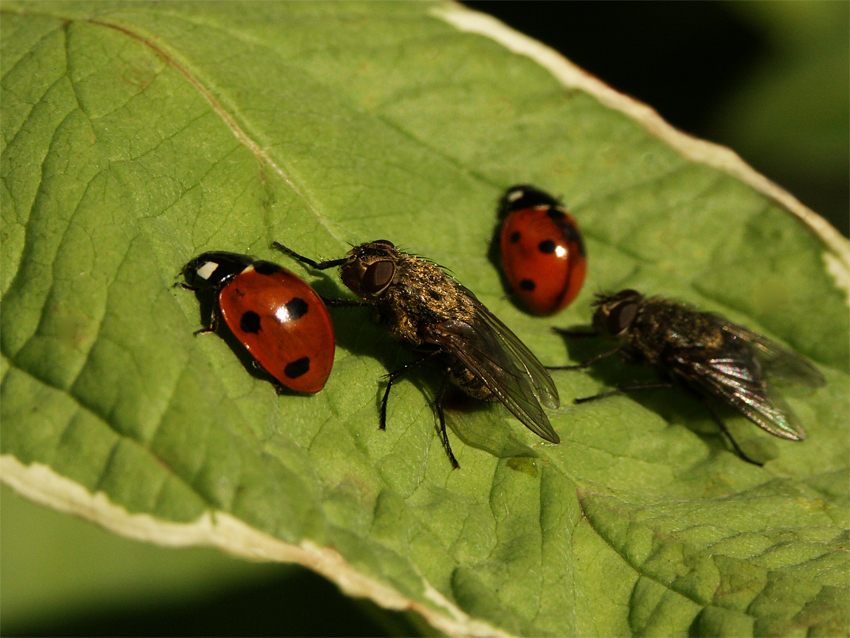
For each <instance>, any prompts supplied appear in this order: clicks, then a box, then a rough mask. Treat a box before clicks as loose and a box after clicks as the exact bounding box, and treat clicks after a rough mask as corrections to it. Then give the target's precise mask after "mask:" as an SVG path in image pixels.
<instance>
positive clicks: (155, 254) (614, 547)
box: [0, 2, 850, 635]
mask: <svg viewBox="0 0 850 638" xmlns="http://www.w3.org/2000/svg"><path fill="white" fill-rule="evenodd" d="M2 11H3V23H4V35H3V42H2V51H0V54H2V55H1V56H0V63H2V90H3V97H4V106H3V125H2V132H3V136H2V144H3V146H2V179H3V190H2V222H3V225H2V237H3V251H2V292H3V313H2V317H0V322H2V324H1V325H2V335H0V345H2V355H3V359H2V364H3V369H2V374H3V377H2V386H0V400H2V408H0V409H2V420H3V437H2V443H1V445H2V454H3V457H2V460H3V465H2V468H3V479H4V480H5V481H6V482H7V483H9V484H10V485H12V486H13V487H15V488H16V489H18V490H19V491H21V492H22V493H25V494H28V495H30V496H31V497H33V498H36V499H38V500H41V501H42V502H46V503H48V504H50V505H52V506H54V507H57V508H60V509H64V510H67V511H73V512H76V513H80V514H83V515H85V516H87V517H89V518H91V519H92V520H95V521H97V522H99V523H100V524H102V525H104V526H106V527H108V528H110V529H114V530H116V531H119V532H121V533H124V534H128V535H131V536H134V537H138V538H145V539H147V540H151V541H154V542H159V543H164V544H185V543H208V544H214V545H217V546H220V547H222V548H224V549H226V550H228V551H230V552H233V553H236V554H240V555H249V556H253V557H265V558H269V559H274V560H288V561H296V562H300V563H302V564H306V565H308V566H310V567H312V568H313V569H316V570H317V571H319V572H320V573H322V574H324V575H326V576H328V577H329V578H331V579H332V580H334V581H335V582H337V583H338V584H339V585H340V586H341V587H342V588H343V589H344V590H345V591H347V592H349V593H352V594H355V595H361V596H362V595H367V596H370V597H371V598H373V599H374V600H376V601H377V602H378V603H380V604H383V605H385V606H388V607H394V608H412V609H414V610H415V611H418V612H419V613H421V614H422V615H423V616H424V617H425V618H426V619H427V620H428V621H429V622H431V623H432V624H433V625H434V626H436V627H438V628H440V629H441V630H443V631H446V632H449V633H470V634H492V633H502V632H503V633H505V634H511V635H546V634H552V635H615V634H616V635H620V634H652V633H656V634H666V635H673V634H688V633H690V634H694V635H767V634H788V633H797V632H808V633H812V634H836V633H846V632H847V628H848V619H847V610H846V600H847V594H848V567H847V555H846V544H847V529H848V520H847V519H848V514H847V512H848V494H847V484H848V413H850V406H848V396H847V393H846V387H847V381H848V379H847V373H848V360H850V357H849V356H848V354H850V343H848V334H850V315H848V308H847V292H846V289H843V288H842V285H846V264H847V261H848V258H847V249H846V245H845V244H841V242H838V248H836V242H835V241H834V239H828V238H825V235H824V233H823V232H822V231H821V232H816V230H814V229H813V228H812V227H811V226H807V225H806V224H804V223H803V221H801V220H800V219H799V218H798V217H796V216H795V215H793V214H791V213H790V212H789V210H788V209H787V207H786V206H784V205H782V204H780V203H779V202H778V201H777V200H776V199H775V198H771V197H768V196H766V195H765V191H764V190H760V189H759V188H757V187H754V186H753V183H751V182H748V181H747V180H746V179H742V178H741V177H740V176H736V175H735V174H730V173H734V171H724V170H719V169H718V168H717V167H716V166H714V165H710V164H711V162H709V163H706V162H703V161H697V160H696V159H695V157H694V156H693V155H691V156H689V155H688V154H687V153H685V154H683V153H681V152H679V150H676V149H674V148H673V146H672V145H671V144H670V143H668V141H666V140H664V139H662V138H661V137H659V136H658V135H656V134H653V132H652V130H651V127H648V126H646V125H645V122H641V121H639V120H640V118H639V117H635V116H634V115H630V114H628V113H624V112H622V111H621V110H617V109H615V108H612V107H611V105H610V103H608V102H607V101H606V98H605V97H604V95H603V96H601V95H600V94H594V93H592V92H588V91H586V90H582V89H580V88H575V87H573V88H571V87H566V86H565V85H564V83H563V82H561V81H559V79H558V78H557V77H556V76H553V74H552V73H551V72H550V70H549V69H547V68H545V67H544V66H542V65H541V64H538V62H536V61H535V60H533V59H530V58H529V57H527V56H526V55H519V54H517V53H514V52H512V51H511V50H509V49H508V48H506V47H505V46H503V43H500V42H498V41H497V39H492V38H488V37H484V36H482V35H478V34H475V33H468V32H465V31H463V30H459V29H458V28H457V27H456V23H452V20H450V19H448V18H447V17H446V16H447V15H457V14H463V15H468V14H467V13H465V10H463V9H461V8H458V7H456V6H454V5H443V4H426V3H416V4H408V3H381V4H374V3H366V4H350V3H344V4H343V3H329V4H325V3H313V2H311V3H285V4H283V3H257V4H249V5H245V4H231V3H189V4H181V3H166V4H145V3H133V4H86V3H81V4H73V3H60V4H51V3H32V4H29V3H13V2H7V3H4V5H3V9H2ZM662 137H663V136H662ZM718 156H722V153H718ZM718 163H720V162H715V164H718ZM515 183H534V184H537V185H539V186H540V187H542V188H545V189H547V190H549V191H551V192H554V193H557V194H558V195H559V196H561V197H562V198H563V199H564V201H565V202H566V204H567V205H568V207H569V209H570V211H571V212H572V213H573V214H574V215H575V216H576V217H577V218H578V219H579V221H580V223H581V225H582V229H583V231H584V233H585V237H586V239H587V243H588V252H589V255H590V270H589V274H588V281H587V285H586V287H585V290H584V291H583V292H582V293H581V295H580V297H579V299H578V300H577V301H576V302H575V303H574V304H573V305H572V306H571V307H570V308H569V309H567V311H566V312H564V313H563V314H561V315H559V316H558V317H557V318H555V319H541V318H534V317H531V316H529V315H526V314H524V313H523V312H522V311H521V310H520V309H518V308H517V307H516V306H514V305H513V303H512V302H511V300H510V299H509V298H508V297H506V296H505V292H504V290H503V288H502V284H501V280H500V277H499V274H498V271H497V268H496V267H495V264H494V263H493V262H492V261H491V260H490V259H488V244H489V241H490V238H491V237H492V234H493V230H494V225H495V204H496V201H497V200H498V197H499V196H500V194H501V193H502V192H503V190H504V189H505V188H507V187H508V186H510V185H512V184H515ZM827 235H828V233H827ZM378 238H386V239H390V240H391V241H393V242H394V243H396V244H397V245H399V246H401V247H403V248H405V249H407V250H409V251H411V252H414V253H417V254H421V255H424V256H427V257H429V258H431V259H433V260H434V261H436V262H437V263H440V264H444V265H445V266H447V267H449V268H450V269H451V271H452V273H453V274H454V275H455V276H456V277H457V278H458V280H460V281H461V282H463V283H464V284H465V285H467V286H468V287H470V288H471V289H472V290H473V291H474V292H475V294H476V295H477V296H478V297H479V299H481V300H482V302H483V303H484V304H485V305H487V306H488V307H489V308H490V309H491V310H492V311H493V312H494V313H495V314H496V315H497V316H499V317H500V318H501V319H502V320H503V321H505V323H506V324H508V325H509V326H510V327H511V329H513V330H514V331H515V332H516V333H517V334H518V335H519V336H520V337H521V338H522V339H523V341H524V342H525V343H526V344H527V345H528V346H529V347H530V348H531V349H532V351H534V352H536V353H538V355H539V356H540V358H541V359H542V360H543V361H544V363H546V364H550V365H563V364H566V363H570V362H574V361H577V360H582V359H584V358H586V356H585V355H587V354H588V353H589V352H590V350H587V348H590V347H591V346H590V345H588V344H565V343H564V341H563V339H562V338H560V337H559V336H558V335H556V334H555V333H553V332H552V331H551V329H550V328H551V327H552V325H557V326H570V325H576V324H585V323H587V321H588V319H589V316H590V310H589V304H590V302H591V301H592V295H593V293H594V292H598V291H602V290H610V289H619V288H622V287H634V288H637V289H640V290H643V291H647V292H657V293H660V294H664V295H666V296H670V297H676V298H680V299H683V300H686V301H689V302H692V303H695V304H698V305H699V306H700V307H703V308H706V309H710V310H713V311H718V312H721V313H722V314H724V315H726V316H728V317H729V318H730V319H731V320H733V321H736V322H738V323H742V324H744V325H746V326H747V327H749V328H752V329H754V330H758V331H759V332H763V333H765V334H767V335H769V336H770V337H772V338H775V339H777V340H780V341H783V342H785V343H788V344H789V345H791V346H792V347H794V348H795V349H797V350H798V351H800V352H801V353H802V354H804V355H805V356H807V357H809V358H810V359H811V360H812V361H813V362H814V363H815V364H816V365H817V366H818V367H819V369H820V370H821V371H822V372H823V373H824V375H825V376H826V377H827V381H828V384H827V386H826V387H825V388H823V389H820V390H818V391H817V392H815V393H811V394H809V395H804V396H802V397H793V396H792V397H789V402H790V403H791V404H792V406H793V407H794V409H795V410H796V411H797V412H798V413H799V416H800V418H801V420H802V421H803V422H804V423H805V425H806V428H807V430H808V432H809V435H810V437H809V439H808V440H807V441H806V442H804V443H792V442H786V441H780V440H778V439H775V438H772V437H770V436H769V435H767V434H765V433H763V432H761V431H758V430H757V428H755V427H754V426H752V425H751V424H750V423H749V422H747V421H745V420H744V419H742V418H738V417H733V416H730V418H729V426H730V429H731V430H732V431H733V434H734V435H735V436H736V439H737V440H739V442H741V443H742V445H744V446H745V448H746V449H748V450H753V451H755V452H756V453H757V454H759V455H761V456H765V457H767V458H769V459H771V460H770V462H769V463H767V464H766V466H765V467H764V468H758V467H754V466H751V465H748V464H746V463H743V462H742V461H741V460H740V459H738V458H737V457H736V456H734V455H733V454H732V453H730V452H729V451H728V445H727V443H726V441H724V439H723V438H722V436H721V435H720V434H719V433H718V432H717V429H716V427H715V426H714V424H713V422H712V421H711V419H710V417H709V415H708V414H707V413H706V412H705V410H704V408H703V407H702V406H701V405H700V404H699V403H697V402H695V401H693V399H692V398H691V397H690V396H688V395H685V394H683V393H674V392H667V391H658V392H657V393H655V394H646V395H635V396H630V397H617V398H613V399H610V400H607V401H600V402H592V403H589V404H586V405H581V406H573V405H571V399H572V398H573V397H576V396H586V395H589V394H594V393H595V392H598V391H600V390H602V389H604V388H605V387H606V386H608V385H611V384H614V383H618V382H622V381H624V380H626V381H627V380H629V379H630V378H643V377H645V376H646V375H647V374H651V373H648V372H647V371H645V370H642V369H640V368H635V367H632V366H627V365H626V366H624V365H612V366H610V367H602V368H600V369H599V370H598V371H596V370H594V371H590V372H557V373H554V378H555V381H556V383H557V385H558V388H559V392H560V394H561V397H562V404H563V405H562V407H561V408H559V409H558V410H554V411H549V416H550V419H551V421H552V424H553V427H554V428H555V430H556V431H557V432H558V433H559V435H560V437H561V439H562V443H561V444H560V445H550V444H546V443H544V442H542V441H541V440H540V439H537V438H535V437H534V435H533V434H531V433H530V432H528V431H526V430H525V429H524V428H522V426H521V425H520V424H519V423H518V422H516V420H515V419H513V418H512V417H511V416H510V415H509V413H508V412H507V411H506V410H504V409H503V408H502V406H499V405H497V406H472V409H468V410H460V409H457V410H452V411H450V412H449V418H448V421H449V430H450V431H449V436H450V438H451V439H452V444H453V448H454V451H455V454H456V455H457V457H458V460H459V461H460V464H461V469H460V470H457V471H452V470H451V468H450V465H449V463H448V461H447V459H446V457H445V454H444V452H443V449H442V446H441V443H440V439H439V436H438V434H437V431H436V429H435V421H434V416H433V414H432V409H431V406H430V402H431V400H433V397H434V395H435V392H436V389H437V388H438V387H439V371H438V370H425V371H423V372H422V374H421V375H411V376H410V377H409V378H406V380H404V381H402V382H400V383H399V384H398V386H397V388H394V391H393V394H392V396H391V400H390V405H389V415H388V421H389V423H388V428H387V430H386V431H380V430H378V427H377V426H378V415H377V408H378V405H379V399H380V396H381V394H382V384H381V375H383V374H385V373H386V372H387V371H389V370H394V369H396V368H397V367H399V366H400V365H402V364H404V363H406V362H408V361H410V360H411V354H410V352H409V351H408V350H406V349H405V348H404V347H403V346H401V345H399V344H395V343H393V342H391V341H389V339H388V338H387V337H386V335H385V334H384V333H383V332H382V331H381V328H380V326H375V325H373V324H372V323H371V322H370V321H369V317H368V315H367V313H365V312H363V311H361V310H359V309H339V310H334V321H335V329H336V332H337V339H338V347H337V353H336V360H335V365H334V371H333V373H332V375H331V378H330V380H329V382H328V384H327V386H326V387H325V389H324V390H323V391H322V392H320V393H318V394H316V395H313V396H299V395H294V394H284V395H282V396H278V395H276V394H275V392H274V389H273V387H272V386H271V385H270V384H269V383H268V382H267V381H265V380H263V379H261V378H258V377H257V376H255V375H252V374H251V373H250V370H247V369H246V367H245V366H244V364H243V363H242V361H240V359H239V358H238V357H236V356H234V353H233V352H232V351H231V349H230V348H229V347H228V345H227V343H225V342H224V341H223V340H221V339H218V338H216V337H214V336H199V337H198V338H195V337H193V335H192V333H193V331H194V330H196V329H197V328H198V327H200V312H199V308H198V304H197V301H196V299H195V298H194V296H193V295H191V294H188V293H186V292H185V291H181V290H179V289H174V288H173V287H172V284H173V283H174V282H175V281H176V280H177V274H178V273H179V271H180V269H181V268H182V266H183V265H184V264H185V263H186V262H187V261H188V260H189V259H191V258H192V257H194V256H196V255H197V254H199V253H201V252H203V251H206V250H230V251H236V252H245V253H250V254H254V255H256V256H258V257H262V258H266V259H273V260H275V261H277V262H278V263H281V264H283V265H285V266H286V267H288V268H291V269H293V270H294V271H296V272H297V273H299V274H301V275H302V276H304V277H305V278H306V279H307V280H308V281H310V282H311V283H312V284H313V285H314V286H315V287H316V289H317V290H318V291H319V292H320V293H321V294H323V295H325V296H329V297H336V296H343V295H346V294H347V291H345V289H344V287H343V286H342V284H341V283H340V282H339V280H338V278H337V276H336V274H335V273H334V272H331V271H327V272H325V273H323V274H316V273H313V272H310V271H308V270H305V269H304V268H302V267H301V266H300V265H298V264H295V263H293V262H292V261H291V260H287V259H285V258H283V257H282V256H281V255H279V254H275V253H274V252H273V251H271V249H270V247H269V246H270V243H271V242H272V241H273V240H278V241H281V242H284V243H285V244H287V245H289V246H291V247H292V248H294V249H296V250H297V251H299V252H301V253H302V254H306V255H309V256H311V257H314V258H318V259H321V258H336V257H339V256H341V255H342V254H344V252H345V251H346V250H347V249H348V246H349V244H356V243H361V242H363V241H368V240H372V239H378ZM836 264H837V266H836ZM842 267H843V268H844V270H843V271H842V270H841V268H842ZM836 269H837V271H836ZM836 272H838V275H836ZM842 273H843V274H842ZM842 276H844V277H845V279H844V280H843V281H844V282H845V283H844V284H842V283H841V279H840V277H842Z"/></svg>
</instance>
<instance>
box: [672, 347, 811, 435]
mask: <svg viewBox="0 0 850 638" xmlns="http://www.w3.org/2000/svg"><path fill="white" fill-rule="evenodd" d="M691 367H692V370H693V375H687V378H688V379H689V380H690V381H691V382H692V383H694V384H695V385H697V386H699V387H701V388H702V389H703V390H706V391H707V392H708V393H709V394H711V395H712V396H715V397H718V398H720V399H722V400H724V401H725V402H726V403H728V404H729V405H731V406H732V407H733V408H735V409H736V410H738V411H739V412H740V413H741V414H743V415H744V416H745V417H747V418H748V419H749V420H750V421H752V422H753V423H755V424H756V425H757V426H759V427H760V428H762V429H764V430H766V431H768V432H770V433H771V434H773V435H774V436H779V437H782V438H784V439H792V440H795V441H802V440H803V439H805V438H806V431H805V430H804V429H803V426H802V425H800V423H799V422H798V421H797V417H796V415H795V414H794V413H793V412H792V411H791V408H789V407H788V405H787V404H786V403H785V401H784V400H783V399H782V397H781V396H779V394H777V393H776V392H775V391H773V390H772V388H771V386H770V384H769V383H768V382H767V381H766V380H765V379H757V378H754V377H753V374H752V370H751V369H750V368H749V367H748V366H742V365H741V362H740V361H739V360H737V359H735V358H717V359H709V360H708V361H706V362H703V363H693V362H692V363H691Z"/></svg>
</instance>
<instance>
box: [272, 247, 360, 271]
mask: <svg viewBox="0 0 850 638" xmlns="http://www.w3.org/2000/svg"><path fill="white" fill-rule="evenodd" d="M272 248H276V249H277V250H279V251H281V252H283V253H286V254H287V255H289V256H290V257H294V258H295V259H297V260H298V261H300V262H301V263H303V264H307V265H308V266H310V268H313V269H314V270H327V269H328V268H333V267H334V266H342V265H343V264H344V263H345V262H347V261H348V258H347V257H343V258H342V259H331V260H329V261H314V260H312V259H310V258H309V257H305V256H304V255H299V254H298V253H297V252H295V251H294V250H292V249H291V248H287V247H286V246H284V245H283V244H281V243H280V242H279V241H273V242H272Z"/></svg>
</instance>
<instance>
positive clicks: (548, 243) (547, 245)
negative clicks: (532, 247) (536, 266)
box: [537, 239, 557, 254]
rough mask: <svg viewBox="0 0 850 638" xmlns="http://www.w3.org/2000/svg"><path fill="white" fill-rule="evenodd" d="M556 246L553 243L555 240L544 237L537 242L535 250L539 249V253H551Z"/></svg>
mask: <svg viewBox="0 0 850 638" xmlns="http://www.w3.org/2000/svg"><path fill="white" fill-rule="evenodd" d="M556 247H557V246H556V245H555V242H553V241H552V240H551V239H546V240H544V241H541V242H540V243H539V244H537V250H539V251H540V252H541V253H546V254H551V253H553V252H555V248H556Z"/></svg>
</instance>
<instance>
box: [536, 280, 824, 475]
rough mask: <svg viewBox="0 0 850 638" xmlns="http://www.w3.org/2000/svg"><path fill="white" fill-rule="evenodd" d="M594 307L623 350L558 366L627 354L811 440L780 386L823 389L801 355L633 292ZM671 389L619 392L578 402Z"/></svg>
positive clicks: (598, 327)
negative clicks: (630, 393) (779, 383)
mask: <svg viewBox="0 0 850 638" xmlns="http://www.w3.org/2000/svg"><path fill="white" fill-rule="evenodd" d="M594 305H595V307H596V312H595V314H594V316H593V329H594V332H595V333H596V334H600V335H603V336H606V337H609V338H611V339H613V340H615V341H617V342H618V347H617V348H615V349H614V350H610V351H608V352H604V353H602V354H600V355H597V356H595V357H593V358H592V359H589V360H588V361H585V362H584V363H582V364H579V365H576V366H564V367H562V368H559V369H577V368H587V367H589V366H590V365H592V364H594V363H596V362H597V361H599V360H600V359H603V358H605V357H608V356H611V355H613V354H615V353H618V352H621V351H625V352H627V353H629V354H631V355H632V356H633V357H634V358H635V359H637V360H638V361H643V362H645V363H648V364H651V365H652V366H654V367H655V368H656V369H658V370H659V371H661V372H662V373H663V374H665V375H666V376H668V377H670V378H672V379H674V380H679V381H683V382H684V383H685V384H686V385H688V386H690V387H691V388H693V389H694V390H696V391H697V392H698V393H699V394H701V395H702V396H704V397H706V398H709V399H719V400H720V401H722V402H724V403H726V404H728V405H730V406H731V407H732V408H734V409H735V410H736V411H737V412H739V413H740V414H742V415H743V416H745V417H747V418H748V419H749V420H750V421H752V422H753V423H755V424H756V425H757V426H759V427H760V428H762V429H763V430H765V431H767V432H770V433H771V434H773V435H774V436H778V437H781V438H784V439H789V440H793V441H802V440H804V439H805V438H806V436H807V435H806V431H805V429H803V426H802V425H801V424H800V422H799V420H798V419H797V417H796V415H795V414H794V412H793V411H792V410H791V408H789V407H788V405H787V404H786V403H785V401H784V400H783V398H782V396H781V395H780V393H779V391H778V389H777V387H776V384H775V381H778V380H781V381H783V382H785V383H790V384H799V385H804V386H808V387H812V388H815V387H819V386H822V385H824V383H825V380H824V378H823V375H821V373H820V372H818V370H817V369H816V368H815V367H814V366H812V365H811V364H810V363H809V362H808V361H806V360H805V359H803V358H802V357H801V356H800V355H798V354H796V353H795V352H792V351H791V350H789V349H788V348H785V347H783V346H781V345H779V344H777V343H775V342H773V341H771V340H770V339H768V338H767V337H763V336H762V335H760V334H757V333H755V332H753V331H751V330H748V329H746V328H744V327H743V326H739V325H737V324H734V323H732V322H730V321H727V320H726V319H724V318H723V317H720V316H719V315H716V314H713V313H710V312H701V311H699V310H697V309H696V308H693V307H692V306H689V305H687V304H684V303H681V302H678V301H672V300H670V299H664V298H662V297H644V296H643V295H642V294H641V293H639V292H637V291H635V290H622V291H620V292H618V293H615V294H603V295H597V299H596V303H595V304H594ZM559 332H562V333H565V334H572V335H576V334H585V335H587V334H593V333H575V332H569V331H562V330H559ZM550 369H552V368H550ZM671 385H672V384H671V383H648V384H641V385H634V386H627V387H621V388H616V389H614V390H611V391H609V392H603V393H602V394H597V395H594V396H591V397H584V398H581V399H576V401H575V402H576V403H584V402H586V401H590V400H593V399H599V398H602V397H605V396H610V395H613V394H620V393H623V392H629V391H632V390H640V389H646V388H657V387H669V386H671ZM706 405H707V406H708V408H709V411H710V412H711V415H712V418H713V419H714V421H715V422H716V423H717V424H718V426H719V427H720V429H721V430H722V431H723V432H724V434H726V436H727V437H728V438H729V440H730V441H731V442H732V445H733V446H734V448H735V450H736V451H737V453H738V454H739V456H741V458H743V459H744V460H746V461H749V462H751V463H755V464H756V465H761V463H759V462H758V461H755V460H753V459H751V458H750V457H749V456H747V455H746V454H744V452H743V450H741V448H740V447H739V446H738V444H737V443H736V442H735V439H733V438H732V435H731V434H730V433H729V430H728V429H727V427H726V424H725V423H724V422H723V420H722V419H721V418H720V416H719V415H718V414H717V412H716V411H715V410H714V408H713V407H712V405H711V403H710V402H709V401H706Z"/></svg>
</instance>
